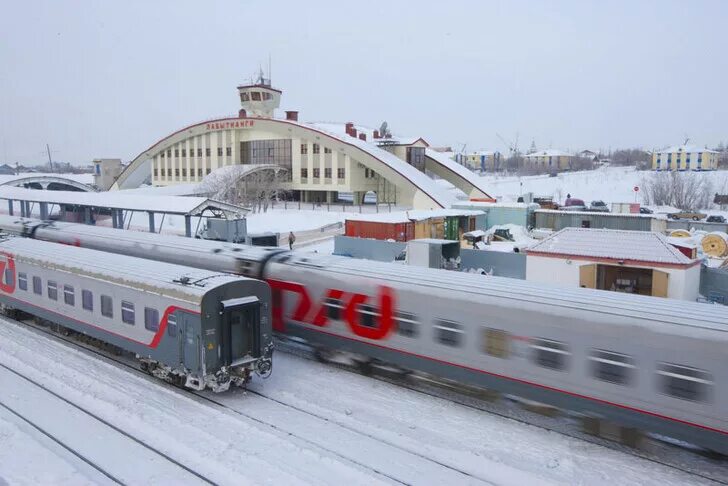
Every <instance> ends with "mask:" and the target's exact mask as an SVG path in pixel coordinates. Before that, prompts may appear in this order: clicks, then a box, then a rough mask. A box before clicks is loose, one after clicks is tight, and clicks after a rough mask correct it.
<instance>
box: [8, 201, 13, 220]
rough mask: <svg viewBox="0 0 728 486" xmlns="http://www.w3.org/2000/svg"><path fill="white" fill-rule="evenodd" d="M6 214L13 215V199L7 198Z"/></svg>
mask: <svg viewBox="0 0 728 486" xmlns="http://www.w3.org/2000/svg"><path fill="white" fill-rule="evenodd" d="M8 214H9V215H10V216H13V200H12V199H8Z"/></svg>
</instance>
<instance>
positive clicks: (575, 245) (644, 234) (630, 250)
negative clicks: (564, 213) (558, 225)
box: [528, 228, 695, 265]
mask: <svg viewBox="0 0 728 486" xmlns="http://www.w3.org/2000/svg"><path fill="white" fill-rule="evenodd" d="M528 254H529V255H531V254H541V255H543V254H549V255H559V256H564V257H588V258H609V259H613V260H631V261H639V262H650V263H661V264H670V265H692V264H693V263H695V261H693V260H691V259H690V258H688V257H686V256H685V255H683V254H682V253H681V252H680V251H679V250H678V249H677V248H675V247H674V246H672V245H670V243H668V241H667V239H666V238H665V236H663V235H662V234H660V233H653V232H650V231H628V230H612V229H590V228H564V229H562V230H561V231H558V232H556V233H554V234H553V235H551V236H548V237H547V238H545V239H543V240H541V241H540V242H539V243H536V244H535V245H533V246H532V247H531V248H530V249H529V250H528Z"/></svg>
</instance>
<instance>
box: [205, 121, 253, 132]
mask: <svg viewBox="0 0 728 486" xmlns="http://www.w3.org/2000/svg"><path fill="white" fill-rule="evenodd" d="M254 123H255V122H254V121H253V120H240V121H232V122H230V121H227V122H218V123H207V124H205V129H206V130H222V129H224V128H245V127H252V126H253V124H254Z"/></svg>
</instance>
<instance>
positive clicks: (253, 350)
mask: <svg viewBox="0 0 728 486" xmlns="http://www.w3.org/2000/svg"><path fill="white" fill-rule="evenodd" d="M0 275H2V281H1V282H0V304H1V305H2V307H3V308H4V310H6V311H15V310H21V311H24V312H26V313H28V314H32V315H35V316H38V317H40V318H42V319H45V320H47V321H50V322H53V323H57V324H60V325H62V326H64V327H66V328H68V329H71V330H73V331H76V332H79V333H82V334H85V335H88V336H91V337H93V338H96V339H98V340H100V341H103V342H106V343H109V344H112V345H114V346H116V347H118V348H121V349H123V350H126V351H129V352H132V353H135V354H136V355H137V357H138V358H139V359H140V360H141V365H142V368H143V369H145V370H146V371H148V372H149V373H152V374H154V375H155V376H158V377H160V378H163V379H166V380H168V381H171V382H173V383H176V384H178V385H181V386H186V387H189V388H193V389H197V390H202V389H204V388H205V387H209V388H211V389H212V390H214V391H223V390H226V389H227V388H229V386H230V385H231V384H235V385H243V384H245V383H246V382H247V381H248V380H249V379H250V377H251V373H253V372H258V373H262V374H267V373H269V372H270V370H271V363H272V362H271V354H272V349H273V344H272V337H273V336H272V330H271V321H270V288H269V286H268V285H267V284H266V283H265V282H262V281H260V280H253V279H248V278H244V277H238V276H234V275H229V274H220V273H218V272H210V271H206V270H200V269H197V268H191V267H183V266H179V265H172V264H168V263H161V262H153V261H149V260H142V259H139V258H133V257H129V256H124V255H113V254H109V253H102V252H99V251H94V250H88V249H84V248H73V247H66V246H61V245H57V244H53V243H47V242H43V241H34V240H28V239H23V238H15V237H10V238H8V237H5V238H3V239H2V240H0Z"/></svg>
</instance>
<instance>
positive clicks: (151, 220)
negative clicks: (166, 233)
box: [147, 211, 156, 233]
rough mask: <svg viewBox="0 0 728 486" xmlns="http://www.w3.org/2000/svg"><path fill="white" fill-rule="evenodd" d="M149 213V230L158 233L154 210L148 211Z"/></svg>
mask: <svg viewBox="0 0 728 486" xmlns="http://www.w3.org/2000/svg"><path fill="white" fill-rule="evenodd" d="M147 213H148V214H149V232H150V233H156V231H155V228H154V226H155V224H154V211H147Z"/></svg>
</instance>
